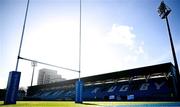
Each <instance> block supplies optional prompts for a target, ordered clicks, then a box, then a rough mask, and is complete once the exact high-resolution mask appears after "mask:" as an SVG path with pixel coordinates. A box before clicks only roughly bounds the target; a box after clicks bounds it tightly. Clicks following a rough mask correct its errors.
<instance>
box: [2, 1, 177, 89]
mask: <svg viewBox="0 0 180 107" xmlns="http://www.w3.org/2000/svg"><path fill="white" fill-rule="evenodd" d="M26 2H27V1H26V0H1V1H0V25H1V26H0V59H1V60H0V88H5V87H6V84H7V79H8V73H9V71H13V70H14V69H15V65H16V58H17V53H18V47H19V42H20V37H21V32H22V26H23V20H24V14H25V8H26ZM165 3H166V4H167V5H168V6H169V7H170V8H171V9H172V12H171V13H170V15H169V22H170V27H171V32H172V36H173V40H174V45H175V48H176V53H177V59H178V61H180V36H179V35H180V30H179V28H180V22H179V20H178V19H180V14H179V13H180V7H178V6H179V4H180V1H178V0H165ZM159 4H160V0H82V66H81V71H82V76H89V75H96V74H103V73H107V72H114V71H119V70H124V69H131V68H137V67H142V66H148V65H154V64H159V63H165V62H173V60H172V55H171V48H170V44H169V38H168V33H167V28H166V23H165V20H162V19H161V18H160V17H159V16H158V14H157V7H158V6H159ZM78 42H79V0H30V7H29V12H28V18H27V23H26V29H25V33H24V41H23V46H22V52H21V56H22V57H26V58H30V59H35V60H39V61H42V62H48V63H50V64H55V65H59V66H62V67H67V68H72V69H76V70H78V54H79V53H78ZM41 68H49V69H54V70H58V73H59V74H61V75H62V76H63V77H64V78H67V79H71V78H77V77H78V74H76V73H73V72H69V71H66V70H62V69H57V68H53V67H48V66H44V65H40V64H38V66H37V67H36V71H35V72H36V73H35V79H34V85H35V84H36V81H37V75H38V74H37V73H38V70H39V69H41ZM18 70H19V71H21V72H22V77H21V82H20V86H29V85H30V80H31V74H32V67H31V63H30V62H27V61H23V60H20V63H19V69H18Z"/></svg>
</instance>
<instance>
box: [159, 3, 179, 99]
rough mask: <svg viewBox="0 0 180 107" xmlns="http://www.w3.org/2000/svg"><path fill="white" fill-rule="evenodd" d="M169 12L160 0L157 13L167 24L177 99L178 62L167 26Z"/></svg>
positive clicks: (168, 27)
mask: <svg viewBox="0 0 180 107" xmlns="http://www.w3.org/2000/svg"><path fill="white" fill-rule="evenodd" d="M170 12H171V9H170V8H169V7H168V6H167V5H166V4H165V3H164V1H161V4H160V6H159V7H158V14H159V16H160V17H161V19H165V20H166V24H167V29H168V34H169V39H170V44H171V49H172V54H173V60H174V65H175V69H176V71H175V79H176V86H177V96H178V99H179V98H180V86H179V85H180V84H179V83H180V75H179V67H178V62H177V58H176V52H175V48H174V44H173V40H172V36H171V30H170V26H169V21H168V15H169V13H170Z"/></svg>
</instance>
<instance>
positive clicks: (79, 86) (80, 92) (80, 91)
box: [75, 80, 83, 103]
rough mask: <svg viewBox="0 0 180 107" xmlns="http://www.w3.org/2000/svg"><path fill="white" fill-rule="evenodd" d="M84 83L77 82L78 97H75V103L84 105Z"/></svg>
mask: <svg viewBox="0 0 180 107" xmlns="http://www.w3.org/2000/svg"><path fill="white" fill-rule="evenodd" d="M82 95H83V82H82V81H80V80H77V81H76V96H75V103H82V102H83V96H82Z"/></svg>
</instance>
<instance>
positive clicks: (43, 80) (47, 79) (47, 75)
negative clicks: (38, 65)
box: [37, 68, 65, 85]
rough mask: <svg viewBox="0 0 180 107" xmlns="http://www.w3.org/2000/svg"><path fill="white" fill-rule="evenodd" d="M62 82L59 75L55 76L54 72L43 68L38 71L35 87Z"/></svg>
mask: <svg viewBox="0 0 180 107" xmlns="http://www.w3.org/2000/svg"><path fill="white" fill-rule="evenodd" d="M64 80H65V79H64V78H62V76H61V75H58V74H57V71H56V70H51V69H46V68H43V69H40V70H39V75H38V81H37V85H42V84H48V83H54V82H58V81H64Z"/></svg>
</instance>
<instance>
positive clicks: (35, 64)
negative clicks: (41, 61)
mask: <svg viewBox="0 0 180 107" xmlns="http://www.w3.org/2000/svg"><path fill="white" fill-rule="evenodd" d="M31 66H32V67H33V72H32V78H31V86H32V84H33V78H34V70H35V67H36V66H37V62H36V61H32V62H31Z"/></svg>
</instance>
